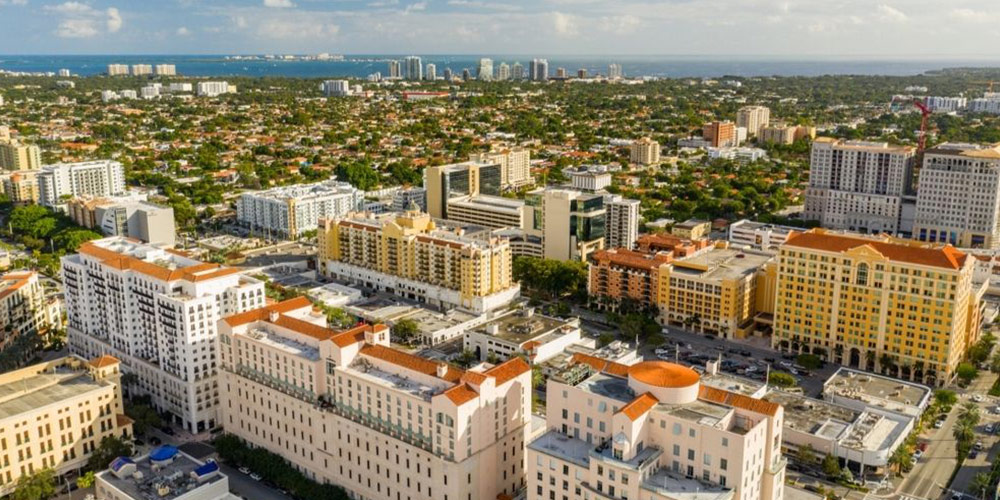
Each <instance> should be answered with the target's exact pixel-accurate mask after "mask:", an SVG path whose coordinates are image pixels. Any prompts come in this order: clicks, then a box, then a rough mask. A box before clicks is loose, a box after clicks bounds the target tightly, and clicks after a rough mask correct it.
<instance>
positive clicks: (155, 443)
mask: <svg viewBox="0 0 1000 500" xmlns="http://www.w3.org/2000/svg"><path fill="white" fill-rule="evenodd" d="M162 443H163V441H161V440H160V438H158V437H156V436H153V437H151V438H149V444H151V445H153V446H159V445H160V444H162Z"/></svg>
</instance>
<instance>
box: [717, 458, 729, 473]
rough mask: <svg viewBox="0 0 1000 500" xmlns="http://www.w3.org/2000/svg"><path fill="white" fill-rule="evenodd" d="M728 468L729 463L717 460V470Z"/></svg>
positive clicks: (724, 460)
mask: <svg viewBox="0 0 1000 500" xmlns="http://www.w3.org/2000/svg"><path fill="white" fill-rule="evenodd" d="M728 467H729V461H728V460H726V459H725V458H722V459H719V468H720V469H722V470H727V468H728Z"/></svg>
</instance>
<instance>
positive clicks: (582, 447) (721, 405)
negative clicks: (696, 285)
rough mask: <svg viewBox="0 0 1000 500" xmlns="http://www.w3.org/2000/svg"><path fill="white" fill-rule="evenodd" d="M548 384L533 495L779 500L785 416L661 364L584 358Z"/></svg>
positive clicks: (531, 458)
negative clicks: (627, 362) (544, 428)
mask: <svg viewBox="0 0 1000 500" xmlns="http://www.w3.org/2000/svg"><path fill="white" fill-rule="evenodd" d="M574 361H575V362H576V363H575V364H574V366H572V367H570V368H568V369H566V370H564V371H563V372H562V373H560V374H557V375H556V376H553V377H551V378H550V379H549V380H548V383H547V386H546V394H547V395H548V400H547V408H546V414H547V417H546V428H547V432H545V433H544V434H542V435H541V436H540V437H538V438H536V439H535V440H534V441H532V442H531V444H530V445H528V457H527V458H528V460H527V463H528V471H527V477H528V492H529V495H530V498H562V497H563V496H566V497H567V498H574V499H582V498H634V499H644V500H645V499H651V500H667V499H670V500H678V499H680V500H751V499H752V500H778V499H780V498H782V492H783V485H784V475H785V459H784V458H783V457H782V455H781V441H782V425H783V421H784V410H783V409H782V407H781V406H780V405H778V404H775V403H771V402H767V401H763V400H760V399H755V398H752V397H749V396H745V395H742V394H737V393H733V392H729V391H726V390H722V389H717V388H714V387H709V386H705V385H703V384H702V383H701V380H700V376H699V374H698V373H697V372H695V371H694V370H692V369H690V368H686V367H683V366H680V365H676V364H673V363H667V362H663V361H643V362H639V363H636V364H633V365H631V366H628V365H624V364H619V363H615V362H610V361H608V360H605V359H601V358H597V357H592V356H585V355H576V356H574Z"/></svg>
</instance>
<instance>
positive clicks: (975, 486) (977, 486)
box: [969, 472, 990, 500]
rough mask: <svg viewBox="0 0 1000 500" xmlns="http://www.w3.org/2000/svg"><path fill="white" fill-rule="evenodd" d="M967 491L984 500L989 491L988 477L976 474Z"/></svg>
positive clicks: (984, 473) (985, 474) (987, 475)
mask: <svg viewBox="0 0 1000 500" xmlns="http://www.w3.org/2000/svg"><path fill="white" fill-rule="evenodd" d="M969 489H970V490H971V491H972V493H973V494H975V495H976V496H978V497H979V498H980V499H981V500H985V499H986V492H987V491H989V490H990V475H989V474H988V473H986V472H980V473H978V474H976V475H975V476H973V477H972V482H970V483H969Z"/></svg>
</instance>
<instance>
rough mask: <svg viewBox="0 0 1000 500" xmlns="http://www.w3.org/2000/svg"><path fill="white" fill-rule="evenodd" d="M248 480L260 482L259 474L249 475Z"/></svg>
mask: <svg viewBox="0 0 1000 500" xmlns="http://www.w3.org/2000/svg"><path fill="white" fill-rule="evenodd" d="M250 479H253V480H254V481H260V474H257V473H256V472H255V473H253V474H250Z"/></svg>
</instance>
